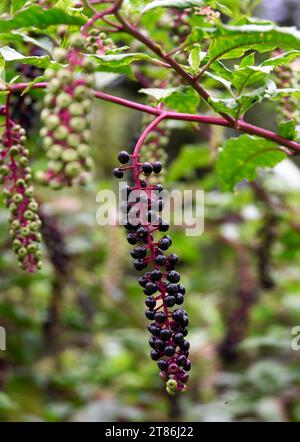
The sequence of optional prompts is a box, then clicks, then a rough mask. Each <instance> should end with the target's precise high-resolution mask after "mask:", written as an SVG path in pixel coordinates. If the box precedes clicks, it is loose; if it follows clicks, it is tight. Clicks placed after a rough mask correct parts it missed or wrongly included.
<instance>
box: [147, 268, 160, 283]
mask: <svg viewBox="0 0 300 442" xmlns="http://www.w3.org/2000/svg"><path fill="white" fill-rule="evenodd" d="M161 276H162V273H161V271H160V270H159V269H155V270H152V272H151V273H150V279H151V281H159V280H160V279H161Z"/></svg>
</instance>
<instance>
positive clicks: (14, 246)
mask: <svg viewBox="0 0 300 442" xmlns="http://www.w3.org/2000/svg"><path fill="white" fill-rule="evenodd" d="M21 246H22V243H21V241H20V240H19V239H14V241H13V248H14V250H15V251H17V250H18V249H19V248H20V247H21Z"/></svg>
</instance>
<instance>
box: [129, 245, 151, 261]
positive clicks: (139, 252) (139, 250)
mask: <svg viewBox="0 0 300 442" xmlns="http://www.w3.org/2000/svg"><path fill="white" fill-rule="evenodd" d="M130 254H131V256H132V258H136V259H141V258H145V256H146V255H147V250H146V249H145V247H135V248H134V249H132V250H131V252H130Z"/></svg>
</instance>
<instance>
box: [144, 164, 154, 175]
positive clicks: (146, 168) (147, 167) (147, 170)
mask: <svg viewBox="0 0 300 442" xmlns="http://www.w3.org/2000/svg"><path fill="white" fill-rule="evenodd" d="M142 169H143V172H144V174H145V175H150V174H151V173H152V171H153V167H152V164H151V163H148V162H146V163H144V164H143V166H142Z"/></svg>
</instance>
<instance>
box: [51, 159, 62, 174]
mask: <svg viewBox="0 0 300 442" xmlns="http://www.w3.org/2000/svg"><path fill="white" fill-rule="evenodd" d="M63 167H64V166H63V163H62V162H61V161H50V162H49V169H52V170H53V171H54V172H55V173H59V172H61V171H62V170H63Z"/></svg>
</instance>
